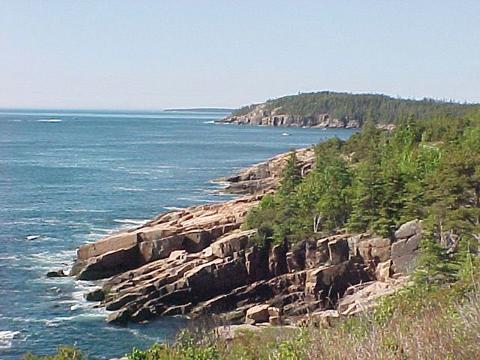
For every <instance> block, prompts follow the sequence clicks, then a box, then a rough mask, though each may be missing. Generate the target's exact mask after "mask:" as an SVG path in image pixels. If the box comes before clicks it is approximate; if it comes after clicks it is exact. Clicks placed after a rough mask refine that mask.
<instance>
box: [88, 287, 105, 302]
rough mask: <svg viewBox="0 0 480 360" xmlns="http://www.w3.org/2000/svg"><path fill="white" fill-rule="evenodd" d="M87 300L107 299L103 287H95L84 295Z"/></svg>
mask: <svg viewBox="0 0 480 360" xmlns="http://www.w3.org/2000/svg"><path fill="white" fill-rule="evenodd" d="M84 298H85V300H87V301H103V300H104V299H105V293H104V292H103V290H102V289H95V290H93V291H90V292H89V293H86V294H85V295H84Z"/></svg>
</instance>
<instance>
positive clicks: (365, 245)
mask: <svg viewBox="0 0 480 360" xmlns="http://www.w3.org/2000/svg"><path fill="white" fill-rule="evenodd" d="M352 239H354V240H353V243H354V244H353V248H354V249H356V255H359V256H360V257H361V258H362V259H363V261H364V263H365V264H368V265H369V264H370V263H371V262H372V261H373V262H374V263H376V264H378V263H380V262H384V261H387V260H388V259H390V257H391V250H390V244H391V240H390V239H387V238H381V237H355V238H352Z"/></svg>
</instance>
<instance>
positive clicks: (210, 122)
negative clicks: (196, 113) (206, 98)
mask: <svg viewBox="0 0 480 360" xmlns="http://www.w3.org/2000/svg"><path fill="white" fill-rule="evenodd" d="M203 123H204V124H215V121H214V120H210V121H204V122H203Z"/></svg>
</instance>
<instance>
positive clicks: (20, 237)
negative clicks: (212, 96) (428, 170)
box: [0, 110, 353, 359]
mask: <svg viewBox="0 0 480 360" xmlns="http://www.w3.org/2000/svg"><path fill="white" fill-rule="evenodd" d="M225 115H226V114H225V113H219V112H192V111H190V112H189V111H180V112H156V113H152V112H149V113H134V112H130V113H121V112H100V111H96V112H93V111H92V112H87V111H76V112H75V111H28V110H23V111H18V110H17V111H7V110H4V111H0V358H1V359H18V358H20V357H21V355H22V354H24V353H25V352H28V351H31V352H34V353H36V354H48V353H51V352H53V351H54V350H55V349H56V348H57V347H58V346H59V345H62V344H69V345H76V346H78V347H80V348H81V349H83V350H85V351H86V352H87V353H89V354H90V355H91V356H92V357H94V358H98V359H103V358H107V359H108V358H111V357H115V356H120V355H123V354H125V353H126V352H128V351H129V350H130V349H131V348H132V347H133V346H136V347H141V348H142V347H146V346H149V345H150V344H152V343H153V342H155V341H162V340H165V339H168V338H171V337H172V335H173V334H174V333H175V332H176V330H177V329H178V328H179V327H181V326H182V325H184V321H182V320H181V319H175V318H169V319H159V320H156V321H153V322H151V323H149V324H146V325H130V326H128V327H118V326H113V325H109V324H106V323H105V321H104V318H105V313H104V311H103V310H101V309H97V308H94V307H93V305H92V304H91V303H87V302H85V301H84V300H83V294H84V292H85V291H86V290H87V289H89V288H91V287H92V286H94V285H95V284H94V283H92V282H76V281H74V280H73V279H71V278H61V279H48V278H46V277H45V273H46V272H47V271H48V270H51V269H58V268H64V269H68V267H69V266H70V265H71V263H72V260H73V258H74V256H75V249H76V248H77V247H78V246H79V245H81V244H83V243H85V242H91V241H94V240H96V239H98V238H100V237H102V236H105V235H107V234H109V233H111V232H114V231H118V230H119V229H121V228H126V227H129V226H134V225H138V224H139V223H141V222H143V221H144V220H146V219H148V218H151V217H152V216H154V215H156V214H157V213H159V212H162V211H165V210H168V209H171V208H174V207H185V206H190V205H194V204H200V203H206V202H215V201H222V200H225V199H227V198H229V197H230V196H228V195H220V194H218V192H217V190H218V189H219V186H220V185H219V184H217V183H215V182H212V179H216V178H218V177H221V176H225V175H228V174H231V173H232V172H234V171H235V170H236V169H239V168H241V167H244V166H247V165H249V164H252V163H256V162H259V161H262V160H264V159H266V158H268V157H271V156H273V155H275V154H277V153H280V152H284V151H288V150H290V149H292V148H299V147H304V146H307V145H311V144H314V143H318V142H320V141H322V140H324V139H327V138H330V137H332V136H337V137H339V138H343V139H345V138H347V137H349V136H350V135H351V134H352V133H353V130H321V129H294V128H292V129H280V128H270V127H241V126H235V125H216V124H213V120H214V119H217V118H220V117H223V116H225ZM285 132H288V133H289V134H290V136H284V133H285ZM28 239H31V240H28Z"/></svg>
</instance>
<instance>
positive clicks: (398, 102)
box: [217, 91, 480, 128]
mask: <svg viewBox="0 0 480 360" xmlns="http://www.w3.org/2000/svg"><path fill="white" fill-rule="evenodd" d="M476 109H480V104H464V103H458V102H453V101H443V100H434V99H427V98H424V99H422V100H412V99H400V98H393V97H390V96H386V95H379V94H351V93H344V92H332V91H321V92H314V93H301V94H298V95H289V96H284V97H281V98H278V99H271V100H268V101H266V102H264V103H261V104H252V105H248V106H244V107H241V108H240V109H237V110H235V111H233V112H232V114H231V115H230V116H228V117H226V118H224V119H221V120H218V121H217V122H218V123H229V124H240V125H263V126H295V127H321V128H360V127H362V126H363V124H365V123H366V122H368V121H371V122H373V123H374V124H375V125H377V127H380V128H383V127H389V126H392V124H393V125H394V124H395V123H397V122H398V120H400V119H404V118H407V117H414V118H416V119H419V120H421V119H427V118H432V117H442V116H445V115H449V116H456V117H462V116H464V115H465V114H467V113H468V112H471V111H473V110H476Z"/></svg>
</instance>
